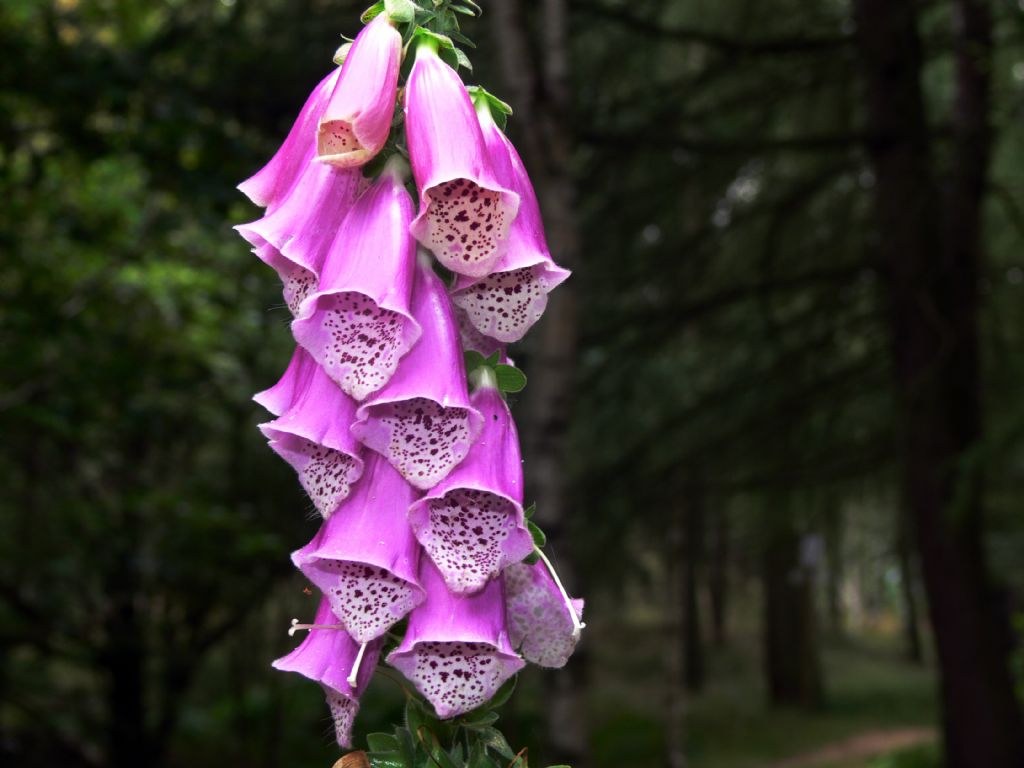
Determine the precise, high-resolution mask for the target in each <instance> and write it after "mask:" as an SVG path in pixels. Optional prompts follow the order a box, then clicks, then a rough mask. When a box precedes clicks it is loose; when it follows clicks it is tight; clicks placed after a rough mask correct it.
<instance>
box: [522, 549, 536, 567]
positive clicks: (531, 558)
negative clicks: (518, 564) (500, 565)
mask: <svg viewBox="0 0 1024 768" xmlns="http://www.w3.org/2000/svg"><path fill="white" fill-rule="evenodd" d="M539 562H540V553H538V552H537V550H536V549H535V550H533V552H531V553H530V554H528V555H527V556H526V557H524V558H523V564H524V565H536V564H537V563H539Z"/></svg>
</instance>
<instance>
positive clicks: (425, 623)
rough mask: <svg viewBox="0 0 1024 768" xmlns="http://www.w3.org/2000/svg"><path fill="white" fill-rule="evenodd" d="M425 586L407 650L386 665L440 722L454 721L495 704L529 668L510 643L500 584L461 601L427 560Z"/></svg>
mask: <svg viewBox="0 0 1024 768" xmlns="http://www.w3.org/2000/svg"><path fill="white" fill-rule="evenodd" d="M420 581H421V583H422V584H423V586H424V588H425V589H426V590H427V599H426V600H425V601H424V602H423V604H422V605H421V606H419V607H418V608H417V609H416V610H414V611H413V612H412V613H411V614H410V615H409V626H408V629H407V630H406V632H405V637H404V638H403V640H402V644H401V645H399V646H398V648H396V649H395V650H394V651H392V652H391V654H390V655H389V656H388V659H387V661H388V664H390V665H391V666H393V667H395V668H396V669H398V670H399V671H400V672H401V673H402V674H403V675H405V677H406V678H407V679H408V680H409V681H410V682H412V684H413V685H415V686H416V690H418V691H419V692H420V693H421V694H423V696H424V697H425V698H426V699H427V701H429V702H430V703H431V704H432V705H433V707H434V710H435V711H436V712H437V715H438V717H441V718H449V717H455V716H457V715H461V714H464V713H466V712H469V711H470V710H472V709H474V708H476V707H478V706H479V705H481V704H483V703H484V702H486V701H487V700H488V699H490V698H491V697H492V696H493V695H494V693H495V692H496V691H497V690H498V688H500V687H501V685H502V683H504V682H505V681H506V680H508V678H510V677H511V676H512V675H514V674H515V673H516V672H518V671H519V670H520V669H522V668H523V667H524V666H525V663H524V662H523V660H522V659H520V658H519V657H518V656H517V655H516V653H515V651H514V650H513V649H512V646H511V644H510V643H509V638H508V632H507V631H506V627H505V609H504V604H503V596H502V585H501V580H500V579H495V580H494V581H492V582H490V583H489V584H488V585H487V586H486V587H485V588H484V589H483V591H481V592H479V593H477V594H475V595H471V596H468V597H467V596H460V595H456V594H454V593H452V592H450V591H449V590H448V587H446V586H445V583H444V578H443V577H442V576H441V574H440V572H439V571H438V570H437V568H436V567H435V566H434V564H433V562H431V560H430V558H427V557H424V558H423V559H422V561H421V563H420Z"/></svg>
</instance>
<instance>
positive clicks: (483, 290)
mask: <svg viewBox="0 0 1024 768" xmlns="http://www.w3.org/2000/svg"><path fill="white" fill-rule="evenodd" d="M478 113H479V115H480V128H481V130H482V131H483V137H484V142H485V143H486V145H487V154H488V157H489V158H490V161H491V167H492V168H493V169H494V174H495V176H496V177H497V179H498V181H499V182H500V183H501V184H503V185H505V186H506V187H507V188H509V189H512V190H514V191H515V192H517V193H518V194H519V200H520V203H519V215H518V216H516V218H515V221H513V222H512V226H511V228H510V229H509V233H508V249H507V250H506V251H505V252H504V254H503V255H502V257H501V259H500V260H499V261H498V263H497V265H496V266H495V267H494V271H493V273H492V274H490V275H487V276H486V277H483V278H482V279H477V278H479V276H476V278H474V277H467V276H466V275H460V276H459V278H458V280H457V281H456V283H455V288H454V291H453V292H452V302H453V303H454V304H455V305H456V306H458V307H459V308H461V309H462V310H464V311H465V312H466V314H467V317H468V318H469V320H470V322H471V323H472V324H473V326H474V327H475V328H476V329H477V330H478V331H479V332H480V333H482V334H484V335H485V336H489V337H491V338H494V339H496V340H498V341H501V342H505V343H509V342H513V341H519V340H520V339H521V338H523V335H524V334H525V333H526V332H527V331H528V330H530V328H531V327H532V326H533V324H534V323H535V322H537V320H539V319H540V316H541V315H542V314H544V308H545V307H546V306H547V303H548V293H549V292H551V291H552V290H554V288H555V287H556V286H558V285H559V284H560V283H562V282H563V281H564V280H565V279H566V278H567V277H569V274H570V273H569V271H568V270H566V269H562V268H561V267H559V266H558V265H557V264H555V262H554V261H553V260H552V259H551V254H550V252H549V251H548V245H547V242H546V240H545V238H544V223H543V221H541V215H540V205H539V204H538V203H537V195H536V193H534V191H533V185H532V184H531V183H530V177H529V175H528V174H527V173H526V168H525V167H524V166H523V161H522V160H521V159H520V157H519V153H518V152H516V149H515V147H513V146H512V142H511V141H509V140H508V138H507V137H506V136H505V134H504V133H502V131H501V128H499V127H498V126H497V124H496V123H495V122H494V119H493V118H492V117H491V113H490V111H489V110H488V109H487V107H486V105H482V106H481V108H480V109H479V110H478Z"/></svg>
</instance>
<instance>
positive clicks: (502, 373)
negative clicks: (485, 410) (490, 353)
mask: <svg viewBox="0 0 1024 768" xmlns="http://www.w3.org/2000/svg"><path fill="white" fill-rule="evenodd" d="M494 377H495V378H496V379H497V380H498V389H500V390H501V391H502V392H510V393H515V392H522V391H523V389H525V388H526V374H525V373H523V372H522V371H520V370H519V369H518V368H516V367H515V366H514V365H504V364H501V363H499V364H498V365H496V366H494Z"/></svg>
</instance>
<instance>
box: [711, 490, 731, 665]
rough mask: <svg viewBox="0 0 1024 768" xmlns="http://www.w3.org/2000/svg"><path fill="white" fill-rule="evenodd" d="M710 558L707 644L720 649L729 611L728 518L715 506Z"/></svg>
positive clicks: (725, 637)
mask: <svg viewBox="0 0 1024 768" xmlns="http://www.w3.org/2000/svg"><path fill="white" fill-rule="evenodd" d="M712 531H713V536H712V542H711V557H710V558H709V562H708V597H709V598H710V603H711V642H712V643H713V644H714V646H715V648H718V649H722V648H725V646H726V645H727V644H728V640H729V635H728V626H727V619H728V610H729V557H730V549H731V547H730V540H729V535H730V534H729V515H728V512H727V511H726V509H725V507H723V506H719V507H718V508H717V509H716V511H715V514H714V525H713V526H712Z"/></svg>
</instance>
